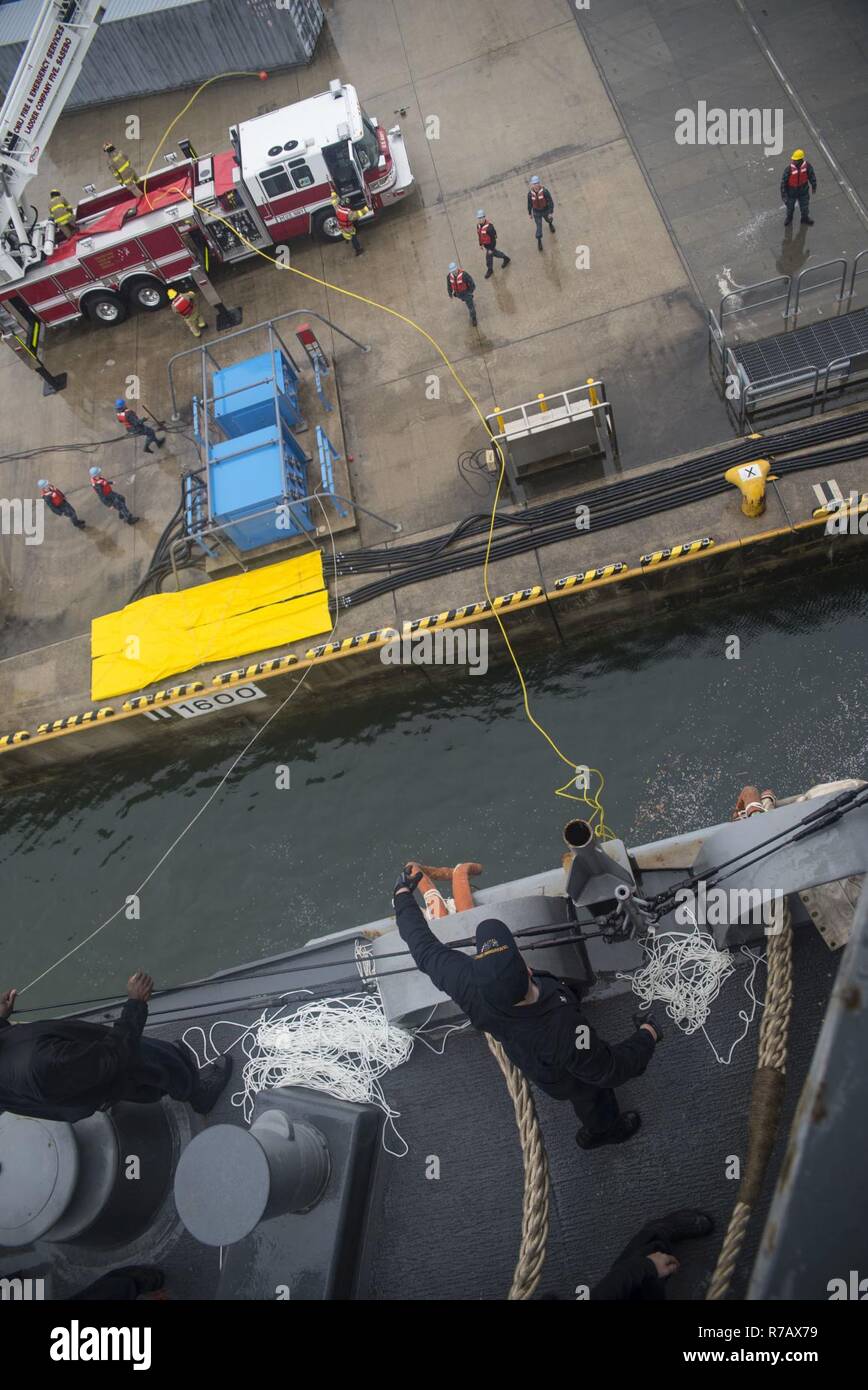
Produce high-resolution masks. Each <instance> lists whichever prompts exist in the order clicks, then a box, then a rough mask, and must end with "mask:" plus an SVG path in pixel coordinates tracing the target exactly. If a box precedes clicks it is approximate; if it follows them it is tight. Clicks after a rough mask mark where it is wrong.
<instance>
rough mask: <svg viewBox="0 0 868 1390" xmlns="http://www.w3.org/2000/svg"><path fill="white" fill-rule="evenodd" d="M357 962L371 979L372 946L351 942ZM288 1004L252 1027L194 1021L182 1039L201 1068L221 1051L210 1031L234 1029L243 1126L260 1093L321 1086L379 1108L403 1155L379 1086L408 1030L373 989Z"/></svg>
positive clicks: (409, 1039)
mask: <svg viewBox="0 0 868 1390" xmlns="http://www.w3.org/2000/svg"><path fill="white" fill-rule="evenodd" d="M356 962H357V965H358V969H359V973H360V975H361V976H362V978H363V979H369V978H371V977H372V975H373V973H374V968H373V962H372V960H371V958H370V951H369V948H368V947H367V946H366V945H364V944H363V943H361V942H357V943H356ZM306 992H307V993H310V991H306ZM293 993H301V991H293ZM291 1007H293V1006H291V1005H289V1004H285V1005H282V1006H281V1007H280V1008H278V1009H277V1010H276V1011H274V1012H269V1010H267V1009H266V1010H265V1011H264V1012H263V1013H262V1014H261V1015H260V1017H259V1018H258V1019H257V1020H256V1022H255V1023H251V1024H240V1023H235V1022H234V1021H233V1020H232V1019H217V1020H215V1022H214V1023H212V1024H211V1026H210V1028H209V1029H208V1033H207V1035H206V1033H205V1030H204V1029H203V1028H201V1027H199V1026H198V1025H197V1026H195V1027H192V1028H188V1029H187V1030H186V1032H185V1033H184V1035H183V1041H184V1043H185V1044H186V1045H187V1047H188V1048H189V1049H190V1051H191V1052H192V1053H193V1055H194V1056H195V1058H196V1062H197V1064H198V1065H199V1067H200V1068H201V1067H202V1066H204V1065H206V1064H207V1063H208V1062H211V1061H214V1060H215V1059H216V1057H219V1056H221V1055H223V1053H221V1051H220V1049H219V1048H218V1047H217V1045H216V1043H215V1042H214V1030H215V1029H217V1028H235V1029H237V1030H238V1034H239V1036H238V1037H237V1038H236V1039H235V1040H234V1042H232V1043H230V1044H229V1047H227V1048H225V1049H224V1051H225V1052H229V1051H231V1049H232V1048H233V1047H237V1046H238V1045H239V1044H240V1046H241V1050H242V1051H243V1052H244V1055H245V1057H246V1061H245V1063H244V1066H243V1068H242V1071H241V1081H242V1089H241V1090H240V1091H236V1092H235V1093H234V1094H233V1096H232V1104H233V1105H235V1106H238V1107H240V1109H241V1110H242V1111H243V1114H244V1119H245V1120H246V1121H247V1123H248V1124H249V1123H250V1118H251V1115H252V1113H253V1104H254V1101H255V1100H256V1097H257V1095H258V1094H259V1092H260V1091H265V1090H275V1089H279V1088H281V1087H283V1086H304V1087H306V1088H307V1089H308V1090H312V1091H325V1092H326V1094H327V1095H330V1096H334V1097H335V1098H336V1099H337V1100H348V1101H354V1102H356V1103H357V1104H364V1103H367V1104H373V1105H376V1106H379V1108H380V1109H381V1110H382V1111H383V1113H384V1115H385V1116H386V1125H385V1127H384V1130H383V1148H384V1149H385V1150H386V1153H389V1154H392V1155H393V1157H395V1158H403V1157H404V1155H405V1154H406V1153H408V1152H409V1149H408V1145H407V1143H406V1141H405V1140H404V1139H403V1138H402V1136H401V1135H400V1134H399V1133H398V1131H397V1129H396V1128H395V1120H396V1119H398V1118H400V1112H399V1111H397V1110H393V1109H392V1107H391V1106H390V1105H389V1103H388V1101H387V1100H386V1097H385V1094H384V1092H383V1088H382V1085H381V1084H380V1083H381V1078H382V1077H383V1076H385V1075H386V1073H387V1072H390V1071H394V1069H395V1068H396V1067H400V1066H401V1065H402V1064H403V1063H404V1062H406V1061H407V1059H408V1058H409V1056H410V1054H411V1052H412V1051H413V1034H411V1033H407V1032H405V1031H404V1029H403V1028H398V1027H396V1026H395V1025H394V1024H391V1023H389V1022H388V1020H387V1018H386V1015H385V1012H384V1010H383V1005H382V1003H381V1001H380V998H379V995H375V994H368V993H359V994H348V995H343V996H342V997H341V998H338V999H311V1000H308V1001H307V1002H305V1003H303V1004H301V1005H299V1006H298V1007H297V1008H295V1010H294V1012H292V1013H290V1012H288V1011H289V1009H290V1008H291ZM194 1035H195V1036H197V1037H199V1038H201V1041H202V1047H201V1057H200V1053H199V1049H198V1048H197V1047H194V1046H193V1043H192V1041H191V1037H192V1036H194ZM422 1041H424V1039H422ZM428 1045H429V1044H426V1046H428ZM387 1129H391V1130H392V1132H393V1133H394V1135H395V1137H396V1139H397V1140H398V1143H399V1144H400V1145H401V1146H402V1147H401V1148H400V1149H398V1150H395V1149H391V1148H389V1145H388V1144H387V1142H386V1130H387Z"/></svg>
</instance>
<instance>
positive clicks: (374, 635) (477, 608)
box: [0, 494, 868, 752]
mask: <svg viewBox="0 0 868 1390" xmlns="http://www.w3.org/2000/svg"><path fill="white" fill-rule="evenodd" d="M834 510H837V509H834ZM858 510H859V511H862V510H868V494H866V495H864V496H863V497H862V499H861V501H860V503H859V507H858ZM852 511H853V513H854V514H855V513H856V511H857V508H855V507H853V508H852ZM831 514H834V512H827V511H826V510H825V509H817V511H815V512H814V514H813V516H812V518H811V519H810V520H806V521H801V522H796V523H794V524H793V525H792V526H783V527H777V528H774V529H772V530H770V531H763V532H759V533H755V534H754V535H749V536H744V537H741V538H736V539H733V540H729V541H725V542H723V544H720V545H718V544H717V542H715V540H714V539H713V538H712V537H711V536H702V537H701V538H699V539H697V540H692V541H685V542H682V543H679V544H678V545H673V546H667V547H664V548H663V549H660V550H654V551H650V552H648V553H647V554H645V555H642V556H641V557H640V559H639V565H638V567H637V568H635V569H631V568H630V566H629V565H628V564H627V563H626V561H624V560H616V561H614V562H612V563H610V564H607V565H598V566H597V567H596V568H595V569H589V570H583V571H580V572H579V573H577V574H567V575H564V576H563V577H562V578H560V579H556V580H555V581H554V584H553V586H552V588H551V589H549V590H546V589H544V588H543V587H542V585H539V584H535V585H532V586H531V587H529V588H526V589H516V590H514V591H513V592H512V593H508V594H498V595H497V596H496V597H493V598H492V599H491V600H490V601H489V600H488V599H480V600H478V601H477V602H475V603H466V604H463V605H461V606H459V607H457V608H448V609H444V610H443V611H442V612H440V613H431V614H428V615H427V616H426V617H424V618H415V619H413V620H412V621H409V622H405V623H404V624H403V625H402V631H401V632H399V631H398V630H397V628H394V627H381V628H374V629H372V630H371V631H369V632H361V633H358V634H357V635H356V636H354V637H345V638H343V639H342V640H341V641H340V642H324V643H322V644H321V645H320V646H317V647H311V648H309V649H308V651H306V652H305V653H304V656H303V657H298V656H296V655H294V654H293V653H287V654H286V655H285V656H279V657H273V658H272V659H270V660H268V661H257V662H255V663H254V664H253V665H250V666H239V667H237V668H236V669H234V670H231V671H223V672H221V673H220V675H217V676H212V677H211V682H210V684H209V685H207V686H206V685H205V684H204V683H203V682H202V681H192V682H188V683H187V684H184V685H174V686H171V687H169V688H168V689H166V690H158V691H155V692H154V693H153V694H152V695H136V696H132V697H131V698H130V699H128V700H125V701H124V703H123V706H122V708H121V711H120V713H116V711H115V710H114V708H112V707H111V706H105V707H103V708H100V709H96V710H88V711H87V712H86V713H85V714H73V715H69V716H68V717H67V718H65V719H56V720H54V721H53V722H48V723H43V724H40V725H39V726H38V728H37V730H36V733H35V734H31V733H30V732H29V731H28V730H26V729H19V730H18V731H17V732H15V733H10V734H5V735H3V736H0V752H3V751H9V750H11V749H12V748H13V747H16V746H20V745H21V744H23V743H28V742H32V741H33V739H44V738H52V737H57V736H59V735H62V734H66V733H71V732H73V731H74V730H75V729H79V728H82V727H86V726H87V725H90V724H95V723H102V722H104V721H106V720H109V719H111V718H113V717H114V718H118V719H124V718H129V717H130V716H131V715H134V714H140V713H143V712H144V711H146V710H148V709H151V708H152V707H153V706H155V705H160V704H168V703H172V702H174V701H176V700H180V699H183V698H184V697H185V696H187V695H190V694H193V693H198V694H201V693H203V692H204V694H205V695H206V696H207V695H208V693H209V692H210V691H214V692H215V693H216V692H218V691H219V690H220V688H221V687H223V686H227V685H238V684H239V683H241V682H243V681H248V680H252V679H254V678H255V677H257V676H266V677H267V676H272V675H278V674H279V673H280V672H281V671H286V670H288V669H289V668H291V667H293V668H299V669H305V668H307V667H310V666H314V665H317V664H319V663H321V662H326V661H332V660H334V659H335V658H336V657H343V656H347V655H349V653H350V652H353V651H361V650H364V649H365V648H370V647H373V646H377V645H385V644H386V643H387V642H392V641H394V640H395V638H396V637H400V636H402V635H410V634H412V633H415V632H424V631H430V630H431V629H434V628H441V627H449V626H452V625H458V624H462V623H466V622H467V621H468V619H470V618H475V617H482V616H484V615H486V614H491V613H496V612H499V611H500V610H501V609H503V608H512V609H513V610H515V609H518V608H522V607H527V608H531V607H534V606H536V605H538V604H540V603H545V602H547V601H550V600H553V599H557V598H565V597H567V596H568V595H569V594H570V593H571V592H573V591H575V590H576V589H577V588H587V587H592V586H594V585H597V584H607V583H610V582H611V581H613V580H614V581H619V580H622V579H627V578H635V577H637V576H638V575H640V574H641V573H642V572H643V571H644V570H646V569H648V568H649V567H653V566H654V565H658V564H662V563H665V562H667V561H668V562H670V563H671V562H673V561H675V562H677V561H680V560H685V559H691V558H694V557H695V556H697V555H699V554H701V553H702V552H704V551H706V550H708V549H709V548H710V547H712V546H715V545H717V551H718V553H723V552H725V551H732V550H739V549H742V548H744V547H746V546H750V545H754V544H758V543H761V542H764V541H769V540H774V539H778V538H781V537H784V536H787V537H792V536H793V535H798V534H799V533H800V532H802V531H806V530H810V529H811V528H812V527H815V526H818V525H820V524H821V523H823V522H824V521H825V520H826V519H827V517H828V516H829V515H831Z"/></svg>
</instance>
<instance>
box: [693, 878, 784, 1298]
mask: <svg viewBox="0 0 868 1390" xmlns="http://www.w3.org/2000/svg"><path fill="white" fill-rule="evenodd" d="M792 1007H793V932H792V924H791V921H790V908H789V903H788V901H787V899H786V898H783V899H782V900H780V901H778V902H776V904H775V915H774V920H773V923H772V932H771V934H770V938H769V949H768V981H767V985H766V999H765V1008H764V1010H763V1019H762V1023H761V1025H760V1036H759V1049H758V1053H757V1066H756V1071H755V1073H754V1079H753V1090H752V1092H751V1099H750V1117H749V1123H748V1149H747V1161H746V1163H745V1170H744V1174H743V1176H742V1180H741V1185H740V1186H739V1189H738V1195H737V1197H736V1201H735V1207H734V1208H733V1212H732V1216H731V1217H730V1219H729V1226H728V1227H727V1232H726V1236H725V1238H724V1242H723V1246H722V1248H721V1251H720V1255H719V1256H718V1260H717V1266H716V1268H715V1271H714V1274H713V1275H712V1279H711V1284H710V1286H709V1289H708V1293H707V1294H706V1295H705V1297H706V1299H708V1300H718V1299H722V1298H725V1297H726V1295H727V1293H728V1291H729V1286H730V1284H731V1282H732V1276H733V1274H734V1272H735V1266H736V1262H737V1260H738V1257H739V1254H740V1253H741V1247H742V1245H743V1243H744V1238H745V1234H746V1233H747V1228H748V1223H749V1221H750V1217H751V1213H752V1211H753V1208H754V1207H755V1206H756V1204H757V1201H758V1199H759V1196H760V1192H761V1190H762V1185H763V1179H764V1177H765V1173H766V1168H767V1167H768V1162H769V1157H770V1155H771V1151H772V1148H773V1146H774V1142H775V1137H776V1135H777V1129H778V1122H779V1120H780V1114H781V1108H782V1105H783V1099H784V1074H785V1072H786V1065H787V1038H788V1035H789V1028H790V1014H791V1012H792Z"/></svg>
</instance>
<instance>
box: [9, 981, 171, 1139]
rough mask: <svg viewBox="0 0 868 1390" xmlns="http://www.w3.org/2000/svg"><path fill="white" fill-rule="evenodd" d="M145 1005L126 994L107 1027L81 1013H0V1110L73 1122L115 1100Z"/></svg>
mask: <svg viewBox="0 0 868 1390" xmlns="http://www.w3.org/2000/svg"><path fill="white" fill-rule="evenodd" d="M147 1017H148V1006H147V1004H145V1003H143V1002H142V1001H141V1000H139V999H128V1000H127V1001H126V1003H125V1004H124V1006H123V1008H122V1009H121V1012H120V1016H119V1018H117V1019H116V1020H115V1022H114V1023H113V1024H112V1026H111V1027H110V1028H107V1027H106V1026H105V1025H104V1024H102V1023H91V1022H89V1021H88V1020H87V1019H81V1018H46V1019H42V1020H40V1021H39V1022H38V1023H10V1022H9V1020H8V1019H0V1110H11V1111H12V1112H13V1114H15V1115H30V1116H35V1117H36V1118H38V1119H43V1120H67V1121H69V1122H70V1123H74V1122H75V1121H76V1120H83V1119H84V1118H85V1117H86V1116H87V1115H92V1114H93V1113H94V1111H95V1110H100V1109H102V1108H103V1107H104V1106H106V1105H107V1104H112V1103H113V1102H114V1101H116V1100H117V1099H118V1098H119V1096H120V1094H121V1092H122V1090H123V1088H124V1079H125V1075H126V1072H127V1069H128V1068H129V1066H130V1064H131V1063H132V1062H133V1061H134V1059H135V1056H136V1052H137V1048H138V1042H139V1039H140V1038H141V1036H142V1029H143V1028H144V1026H145V1021H146V1020H147Z"/></svg>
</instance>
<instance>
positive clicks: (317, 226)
mask: <svg viewBox="0 0 868 1390" xmlns="http://www.w3.org/2000/svg"><path fill="white" fill-rule="evenodd" d="M313 234H314V236H315V237H317V238H318V239H319V240H320V241H340V239H341V229H340V227H339V226H338V219H337V218H336V217H335V213H334V208H320V210H319V212H318V213H316V214H315V215H314V219H313Z"/></svg>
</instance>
